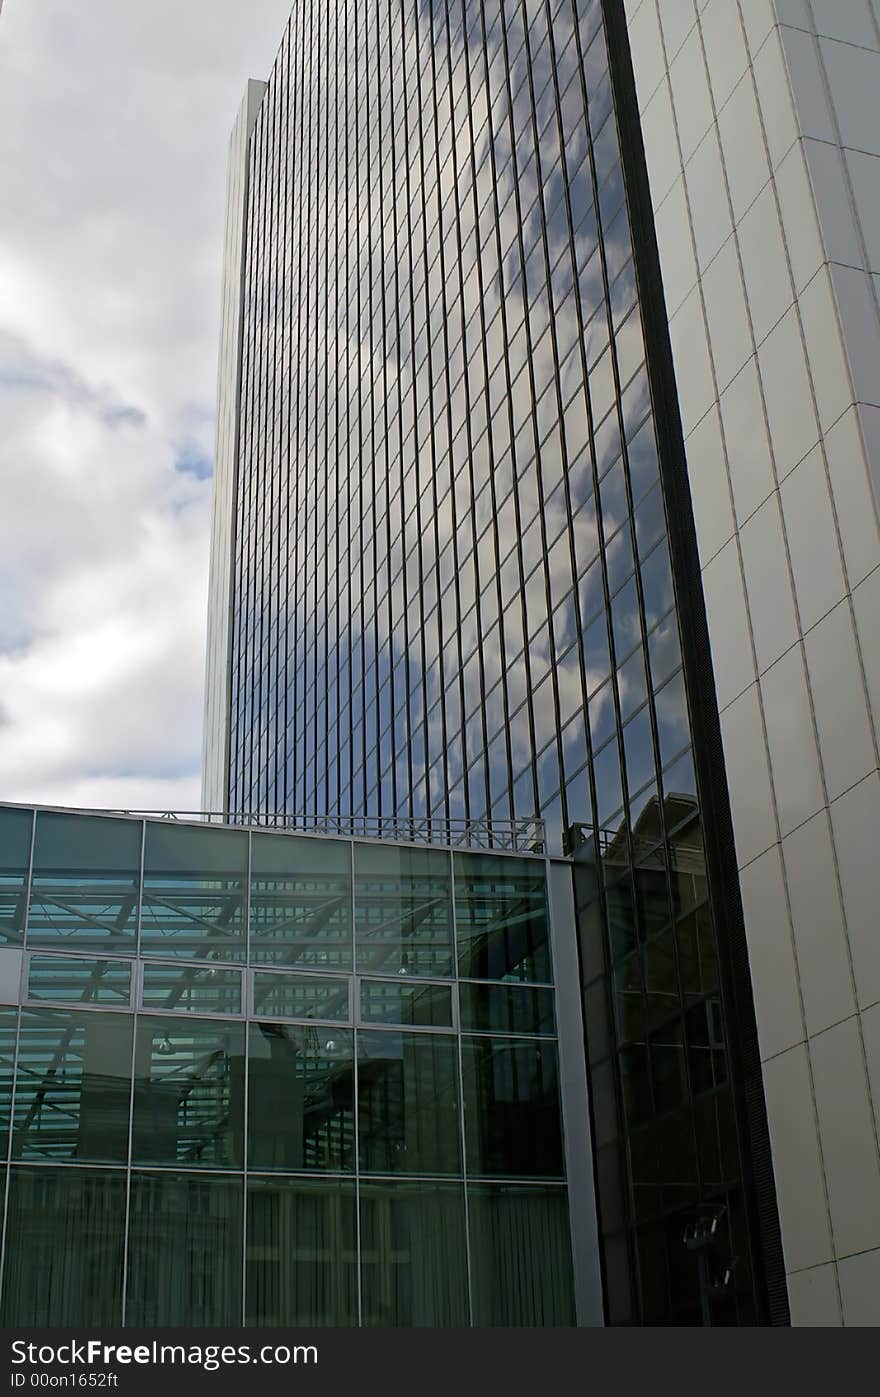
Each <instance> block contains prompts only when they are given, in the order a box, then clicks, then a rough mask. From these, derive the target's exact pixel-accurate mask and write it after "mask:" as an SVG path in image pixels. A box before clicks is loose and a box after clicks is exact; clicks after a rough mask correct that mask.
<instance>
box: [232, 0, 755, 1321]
mask: <svg viewBox="0 0 880 1397" xmlns="http://www.w3.org/2000/svg"><path fill="white" fill-rule="evenodd" d="M250 188H251V198H250V202H249V208H248V214H247V219H248V254H247V270H246V284H245V310H244V331H243V348H242V354H243V378H242V400H241V412H242V446H241V454H240V461H239V496H238V501H237V511H238V525H237V540H236V555H235V559H234V570H235V586H234V611H233V642H232V643H233V657H232V674H231V702H232V720H231V728H232V732H231V739H232V740H231V756H230V774H229V775H230V779H229V801H230V808H233V809H256V810H275V809H277V810H285V811H288V812H291V813H293V812H297V813H303V814H308V813H316V812H322V813H324V812H326V813H328V814H331V815H333V814H343V815H345V814H353V815H367V814H369V815H376V816H385V815H391V816H393V815H397V816H403V817H407V818H419V819H421V818H425V817H426V816H427V817H430V816H431V815H436V816H437V817H438V818H453V819H455V818H461V817H464V818H471V819H476V818H479V817H481V816H482V815H484V814H485V815H490V816H493V817H497V818H503V819H509V818H528V817H530V816H532V815H534V814H535V813H539V814H540V816H541V817H542V818H543V820H544V822H545V828H546V831H547V843H548V848H549V849H550V851H551V852H557V851H559V850H561V849H563V848H565V849H568V850H572V849H575V848H577V847H578V846H579V844H580V841H582V840H586V842H587V846H588V847H589V849H590V850H591V852H592V855H593V860H594V869H599V870H600V871H599V874H598V876H595V874H594V877H593V883H592V888H591V887H590V884H589V880H587V882H586V883H585V884H584V887H583V888H582V891H581V897H582V901H583V905H582V908H581V913H582V924H583V928H584V931H583V939H584V949H583V961H584V976H585V982H586V983H585V994H586V996H587V1003H588V1014H587V1023H588V1033H589V1037H590V1052H591V1058H592V1060H593V1061H592V1068H591V1070H592V1072H593V1074H594V1075H595V1076H596V1077H597V1080H598V1082H599V1087H598V1088H597V1087H596V1085H595V1083H594V1094H596V1095H597V1097H598V1096H601V1088H602V1087H603V1085H605V1079H606V1078H607V1087H606V1091H605V1098H604V1099H607V1102H608V1104H609V1113H610V1115H609V1125H608V1131H609V1136H608V1138H607V1139H606V1140H605V1143H606V1144H607V1145H608V1147H609V1148H608V1150H607V1153H606V1155H605V1156H603V1159H602V1168H600V1173H599V1190H598V1193H599V1208H600V1214H601V1223H602V1228H603V1233H604V1237H605V1240H604V1263H605V1270H606V1292H607V1295H608V1304H609V1315H610V1317H611V1318H613V1319H619V1320H621V1321H626V1320H631V1319H633V1318H636V1317H641V1318H642V1319H643V1320H651V1319H654V1320H658V1321H660V1322H665V1321H669V1320H671V1319H675V1318H678V1319H683V1320H688V1319H692V1318H693V1317H694V1315H695V1314H698V1313H699V1297H698V1295H697V1293H696V1290H695V1280H694V1276H695V1274H696V1270H695V1267H694V1266H693V1265H692V1261H691V1260H688V1259H687V1258H685V1259H682V1256H681V1254H680V1253H681V1249H682V1243H681V1237H680V1234H681V1232H682V1230H683V1226H684V1223H683V1221H682V1220H683V1219H687V1218H690V1217H692V1216H693V1215H694V1211H695V1210H696V1211H699V1209H700V1208H702V1207H704V1206H709V1205H712V1206H714V1205H716V1204H718V1205H719V1206H723V1207H724V1208H725V1209H726V1210H727V1214H726V1215H727V1216H728V1220H729V1222H728V1225H729V1226H730V1227H731V1229H732V1231H731V1236H730V1248H729V1249H730V1251H731V1253H732V1254H735V1256H736V1285H735V1293H734V1294H733V1296H732V1297H731V1296H727V1297H725V1298H723V1299H722V1300H721V1301H720V1302H719V1304H718V1305H717V1307H716V1313H717V1316H718V1319H719V1321H720V1320H721V1319H723V1318H725V1317H727V1318H729V1317H730V1316H731V1315H733V1316H734V1317H735V1318H738V1319H743V1320H748V1318H749V1316H750V1314H751V1313H752V1301H751V1296H750V1291H751V1259H750V1257H751V1250H750V1242H749V1238H748V1236H747V1234H746V1231H745V1227H744V1224H743V1223H742V1219H741V1212H742V1210H741V1208H740V1207H739V1203H738V1201H737V1200H738V1196H739V1182H738V1179H739V1169H740V1166H739V1157H738V1151H737V1147H736V1133H737V1129H736V1123H735V1122H734V1121H732V1109H733V1108H732V1105H731V1097H730V1093H729V1089H728V1087H727V1086H726V1084H725V1082H726V1077H727V1075H728V1074H727V1066H726V1062H727V1054H726V1049H725V1046H724V1042H723V1036H724V1035H723V1032H721V1035H720V1038H718V1037H717V1035H716V1037H712V1038H710V1040H709V1041H707V1042H706V1043H703V1044H701V1046H703V1047H705V1048H706V1049H707V1053H708V1056H709V1057H711V1058H712V1061H713V1062H717V1063H718V1064H720V1065H719V1066H718V1070H717V1074H714V1075H713V1074H710V1078H711V1079H710V1078H707V1077H706V1074H705V1071H704V1068H703V1066H702V1065H701V1066H700V1067H699V1068H698V1067H697V1065H696V1064H697V1062H698V1061H699V1063H700V1064H703V1063H704V1061H705V1060H708V1058H707V1059H704V1058H703V1057H701V1056H700V1055H699V1054H698V1053H694V1054H690V1053H689V1051H687V1050H686V1049H685V1046H684V1045H685V1043H686V1042H689V1041H691V1039H693V1038H694V1036H695V1035H696V1034H697V1033H698V1032H699V1033H700V1034H702V1035H703V1037H704V1038H705V1037H707V1035H709V1033H710V1027H711V1032H712V1033H715V1032H716V1028H717V1025H718V1024H719V1023H722V1024H723V1016H722V1015H721V1014H720V990H719V988H718V984H717V977H714V978H713V976H712V974H711V973H710V972H707V974H706V976H705V977H704V978H703V979H699V980H698V982H697V985H696V988H694V987H693V986H694V982H693V977H692V976H691V977H690V978H689V966H690V964H691V961H690V960H689V959H688V957H689V956H691V960H692V959H693V957H696V961H697V964H698V966H702V965H706V966H711V965H712V964H714V962H715V959H716V957H715V949H714V948H715V930H714V927H713V919H712V914H711V910H710V905H709V900H708V890H707V888H706V880H705V872H704V860H703V854H702V833H701V828H700V813H699V805H698V801H697V790H696V781H695V775H694V766H693V758H692V752H691V727H690V721H689V714H688V699H687V695H686V689H685V682H684V677H683V673H682V668H681V664H682V662H681V648H680V638H679V627H678V620H677V614H676V606H675V588H674V584H673V578H672V570H671V565H670V555H669V548H668V543H667V537H666V513H665V503H664V497H663V491H662V486H661V481H660V473H659V466H658V457H657V443H656V433H655V425H654V419H653V411H652V404H651V399H650V392H649V386H648V376H647V372H646V365H645V351H644V340H643V335H642V325H641V310H640V306H639V300H638V291H637V285H636V277H635V271H634V266H633V256H632V234H631V229H630V226H629V216H628V209H627V201H626V191H625V185H624V176H623V167H622V160H621V152H620V147H619V139H618V129H617V122H616V117H615V113H614V104H613V96H612V89H611V79H610V75H609V70H608V59H607V50H606V38H605V29H604V24H603V17H602V7H601V5H600V4H599V3H598V0H561V3H560V0H553V2H552V3H551V0H443V3H439V0H435V3H421V4H416V3H409V2H408V0H402V3H401V0H375V3H371V4H369V5H367V6H361V5H357V4H354V3H353V0H352V2H347V0H339V3H337V4H335V5H332V6H321V5H315V4H311V3H307V0H302V2H301V3H297V4H296V5H295V6H294V9H293V12H292V15H291V19H290V23H289V26H288V29H287V32H286V34H285V38H284V41H283V43H282V47H281V50H280V52H279V55H278V59H277V63H276V66H275V69H274V71H273V74H272V76H271V79H270V82H269V85H268V89H267V92H266V95H265V98H264V100H263V103H262V107H261V110H260V113H259V116H258V119H257V123H256V127H255V129H254V133H253V136H252V141H251V150H250ZM682 862H683V863H684V868H682V867H681V864H682ZM701 869H702V870H703V871H702V872H701V871H700V870H701ZM691 885H692V886H691ZM591 892H592V897H591ZM594 926H597V927H598V931H597V932H596V933H595V934H593V928H594ZM649 943H650V944H649ZM694 947H696V949H695V950H694V949H693V948H694ZM660 960H663V962H664V964H665V967H666V970H665V976H666V978H665V979H664V980H663V983H662V989H660V990H656V991H655V988H654V985H653V979H652V976H653V971H650V972H649V969H648V966H649V964H650V965H653V964H654V963H655V962H659V961H660ZM699 973H702V972H699ZM624 982H625V983H624ZM618 984H621V985H622V988H621V990H620V992H619V993H618ZM658 995H659V998H658ZM625 996H627V997H625ZM636 1001H637V1002H638V1006H639V1010H638V1012H639V1013H640V1014H641V1018H640V1021H639V1022H640V1027H639V1028H638V1030H637V1031H636V1030H635V1029H634V1028H632V1027H631V1023H624V1010H625V1009H626V1011H627V1013H628V1010H629V1006H630V1005H631V1004H634V1003H635V1002H636ZM698 1021H699V1028H697V1026H696V1025H697V1022H698ZM631 1022H634V1021H631ZM703 1025H706V1027H705V1028H704V1027H703ZM634 1032H636V1038H635V1042H636V1043H637V1044H638V1045H639V1049H640V1051H638V1052H631V1045H632V1043H633V1033H634ZM668 1038H671V1040H672V1041H671V1042H670V1043H667V1041H666V1040H667V1039H668ZM655 1047H656V1051H655ZM665 1048H668V1049H669V1052H668V1054H667V1057H668V1058H669V1060H670V1062H671V1061H672V1060H675V1062H677V1063H678V1067H677V1068H676V1067H672V1066H670V1068H669V1075H670V1077H671V1078H673V1079H674V1083H675V1085H670V1086H669V1088H668V1091H667V1092H666V1094H665V1095H664V1093H663V1091H662V1090H661V1088H660V1087H659V1086H658V1085H657V1074H659V1072H660V1069H659V1067H658V1068H657V1073H655V1075H654V1076H652V1075H651V1074H652V1072H653V1071H654V1069H653V1068H652V1067H650V1065H649V1064H650V1062H653V1061H654V1060H655V1059H656V1060H657V1061H658V1062H659V1060H660V1058H661V1057H662V1056H663V1052H662V1051H661V1050H662V1049H665ZM713 1054H714V1056H713ZM713 1073H714V1069H713ZM635 1076H639V1082H638V1086H637V1089H636V1095H637V1097H638V1100H639V1101H640V1103H641V1105H640V1107H639V1111H641V1112H642V1114H641V1115H639V1113H638V1111H637V1112H636V1113H635V1114H633V1111H632V1109H631V1105H630V1098H631V1096H632V1092H631V1089H630V1084H631V1078H632V1077H635ZM664 1132H665V1135H666V1136H668V1137H669V1138H670V1139H671V1140H673V1141H674V1140H676V1139H679V1138H683V1139H684V1140H685V1141H686V1142H687V1148H686V1150H685V1156H686V1160H685V1164H686V1169H685V1173H684V1174H682V1172H681V1168H680V1167H679V1165H680V1162H681V1155H680V1154H679V1155H676V1154H675V1152H674V1151H673V1152H671V1153H670V1154H669V1155H668V1156H667V1154H666V1152H665V1147H663V1146H662V1145H661V1144H660V1143H659V1140H660V1137H661V1136H663V1134H664ZM646 1137H650V1139H649V1142H648V1146H647V1149H648V1153H647V1157H645V1155H644V1153H643V1152H642V1153H640V1150H641V1147H642V1145H643V1144H644V1142H645V1140H646ZM731 1137H732V1138H733V1144H732V1145H731ZM658 1151H659V1156H658ZM667 1157H668V1159H669V1165H668V1167H669V1169H670V1170H671V1171H672V1174H673V1177H671V1178H668V1179H667V1178H665V1177H663V1176H662V1168H663V1167H664V1166H663V1165H661V1164H660V1163H659V1162H658V1158H660V1159H663V1160H665V1159H666V1158H667ZM721 1160H723V1165H722V1164H721V1163H719V1161H721ZM658 1171H660V1172H658ZM731 1219H732V1221H731ZM682 1271H684V1272H686V1273H687V1274H686V1276H684V1277H683V1276H682V1275H681V1274H679V1273H680V1272H682Z"/></svg>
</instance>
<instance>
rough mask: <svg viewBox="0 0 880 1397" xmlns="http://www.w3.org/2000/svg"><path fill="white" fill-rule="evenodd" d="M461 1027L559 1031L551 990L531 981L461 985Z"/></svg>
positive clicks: (488, 1030) (484, 1030)
mask: <svg viewBox="0 0 880 1397" xmlns="http://www.w3.org/2000/svg"><path fill="white" fill-rule="evenodd" d="M458 993H459V1006H460V1012H461V1027H462V1029H463V1030H464V1031H468V1030H472V1031H475V1032H477V1033H534V1034H538V1035H540V1036H546V1035H550V1036H551V1037H552V1035H553V1034H554V1033H555V1032H556V1016H555V1013H554V1008H553V1001H554V994H553V991H552V990H545V989H533V988H532V987H531V986H528V985H473V984H467V983H465V982H464V981H462V983H461V984H460V985H459V987H458Z"/></svg>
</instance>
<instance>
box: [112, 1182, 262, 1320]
mask: <svg viewBox="0 0 880 1397" xmlns="http://www.w3.org/2000/svg"><path fill="white" fill-rule="evenodd" d="M243 1212H244V1180H243V1178H242V1177H238V1176H232V1177H224V1176H222V1175H214V1176H212V1175H210V1174H175V1173H167V1174H137V1173H135V1174H132V1176H131V1201H130V1204H129V1244H128V1288H127V1295H126V1305H125V1322H126V1324H127V1325H129V1326H134V1327H136V1328H139V1329H147V1328H153V1327H154V1326H157V1325H175V1326H176V1325H194V1326H201V1325H205V1326H209V1325H228V1326H235V1327H236V1328H237V1327H238V1326H239V1325H240V1324H241V1286H242V1246H243V1235H242V1234H243V1221H244V1220H243Z"/></svg>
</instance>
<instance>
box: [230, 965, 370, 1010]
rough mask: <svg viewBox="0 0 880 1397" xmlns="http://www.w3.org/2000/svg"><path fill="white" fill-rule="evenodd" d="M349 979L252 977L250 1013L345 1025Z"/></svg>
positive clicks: (269, 974)
mask: <svg viewBox="0 0 880 1397" xmlns="http://www.w3.org/2000/svg"><path fill="white" fill-rule="evenodd" d="M349 984H350V980H349V979H347V978H346V979H341V978H337V977H335V976H332V977H331V976H329V975H328V976H324V975H290V974H287V973H286V972H278V973H275V972H273V971H271V970H266V971H261V970H258V971H256V972H255V974H254V1013H255V1014H256V1015H258V1016H260V1015H265V1016H267V1017H272V1018H278V1019H331V1020H332V1021H333V1022H334V1023H348V1021H349V1018H350V1017H351V1015H350V1012H349V1004H348V990H349Z"/></svg>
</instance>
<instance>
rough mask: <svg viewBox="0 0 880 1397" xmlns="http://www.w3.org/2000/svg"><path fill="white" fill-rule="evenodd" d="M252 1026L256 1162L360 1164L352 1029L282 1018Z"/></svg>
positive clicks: (251, 1160) (277, 1165)
mask: <svg viewBox="0 0 880 1397" xmlns="http://www.w3.org/2000/svg"><path fill="white" fill-rule="evenodd" d="M248 1032H249V1044H248V1063H249V1073H248V1168H249V1169H255V1170H261V1169H264V1170H270V1169H272V1170H274V1169H283V1170H290V1171H296V1170H307V1169H309V1170H320V1171H322V1172H328V1173H333V1172H349V1171H351V1170H353V1169H354V1046H353V1035H352V1033H351V1030H350V1029H344V1028H320V1027H318V1026H313V1027H312V1026H310V1027H300V1026H297V1025H295V1024H284V1023H278V1022H277V1021H276V1022H274V1023H262V1022H261V1023H252V1024H250V1025H249V1030H248Z"/></svg>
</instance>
